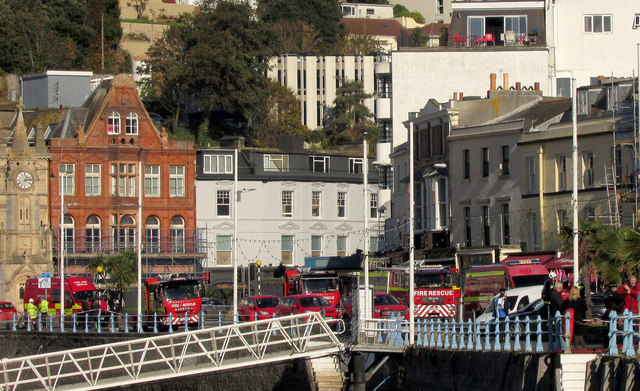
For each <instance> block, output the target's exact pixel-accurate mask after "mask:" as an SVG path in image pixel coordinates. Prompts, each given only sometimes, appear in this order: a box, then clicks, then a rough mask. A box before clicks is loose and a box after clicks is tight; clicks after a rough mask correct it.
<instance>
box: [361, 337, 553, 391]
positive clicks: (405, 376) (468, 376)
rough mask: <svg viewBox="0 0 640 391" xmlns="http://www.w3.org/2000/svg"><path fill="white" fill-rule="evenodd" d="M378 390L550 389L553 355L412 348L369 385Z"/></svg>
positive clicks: (393, 359)
mask: <svg viewBox="0 0 640 391" xmlns="http://www.w3.org/2000/svg"><path fill="white" fill-rule="evenodd" d="M381 383H382V386H381V387H380V388H378V390H397V389H402V390H429V389H432V390H443V391H446V390H456V391H465V390H469V391H471V390H502V391H509V390H514V391H515V390H549V389H552V386H553V362H552V360H551V356H550V355H548V354H542V353H519V352H511V353H509V352H485V351H451V350H444V349H424V348H409V349H407V350H405V352H404V353H403V354H402V355H399V354H397V355H394V356H393V357H391V358H390V359H389V360H388V361H387V362H386V363H385V365H384V366H383V367H382V368H381V369H380V370H379V371H378V372H377V373H376V374H375V375H374V376H373V377H372V378H371V379H370V381H369V382H368V383H367V389H373V388H375V387H377V386H378V385H380V384H381Z"/></svg>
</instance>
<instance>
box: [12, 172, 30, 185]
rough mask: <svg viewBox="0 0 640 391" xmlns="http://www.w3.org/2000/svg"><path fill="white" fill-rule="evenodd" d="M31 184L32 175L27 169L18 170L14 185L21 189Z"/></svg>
mask: <svg viewBox="0 0 640 391" xmlns="http://www.w3.org/2000/svg"><path fill="white" fill-rule="evenodd" d="M32 185H33V175H32V174H31V173H30V172H28V171H20V172H19V173H18V175H16V186H18V187H19V188H21V189H28V188H30V187H31V186H32Z"/></svg>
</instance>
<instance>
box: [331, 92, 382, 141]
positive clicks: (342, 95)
mask: <svg viewBox="0 0 640 391" xmlns="http://www.w3.org/2000/svg"><path fill="white" fill-rule="evenodd" d="M372 96H373V95H371V94H368V93H366V92H364V86H363V84H362V82H361V81H353V80H348V81H345V80H343V82H342V85H341V86H340V88H338V90H337V91H336V98H335V100H334V101H333V107H332V108H331V110H330V113H329V120H328V123H327V125H326V126H325V131H326V132H327V133H328V134H329V135H330V137H331V140H332V142H333V143H335V144H341V143H345V142H353V141H357V140H361V139H362V136H363V134H364V132H367V133H368V134H369V137H370V138H371V137H375V135H376V134H377V127H376V126H375V123H374V122H373V121H372V120H371V119H372V118H373V113H371V111H370V110H369V108H368V107H367V106H366V105H365V104H364V101H365V99H369V98H371V97H372Z"/></svg>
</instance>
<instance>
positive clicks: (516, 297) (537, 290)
mask: <svg viewBox="0 0 640 391" xmlns="http://www.w3.org/2000/svg"><path fill="white" fill-rule="evenodd" d="M542 288H543V285H535V286H526V287H523V288H514V289H508V290H507V291H506V292H505V295H506V296H507V302H509V315H511V314H512V313H517V312H519V311H521V310H522V309H523V308H525V307H526V306H527V305H529V303H531V302H533V301H535V300H537V299H539V298H540V296H541V295H542ZM496 297H498V295H496V296H494V297H493V300H491V302H490V303H489V305H488V306H487V308H486V309H485V310H484V312H483V313H482V314H481V315H480V316H478V318H477V320H479V321H480V322H484V321H487V320H489V321H490V320H492V319H493V318H494V316H493V311H494V308H495V305H496V303H495V298H496Z"/></svg>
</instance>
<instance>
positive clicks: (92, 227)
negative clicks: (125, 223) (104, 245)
mask: <svg viewBox="0 0 640 391" xmlns="http://www.w3.org/2000/svg"><path fill="white" fill-rule="evenodd" d="M85 234H86V237H87V239H86V240H87V252H89V253H97V252H100V217H98V216H96V215H91V216H89V217H87V222H86V228H85Z"/></svg>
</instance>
